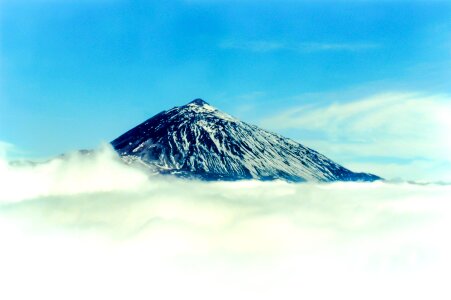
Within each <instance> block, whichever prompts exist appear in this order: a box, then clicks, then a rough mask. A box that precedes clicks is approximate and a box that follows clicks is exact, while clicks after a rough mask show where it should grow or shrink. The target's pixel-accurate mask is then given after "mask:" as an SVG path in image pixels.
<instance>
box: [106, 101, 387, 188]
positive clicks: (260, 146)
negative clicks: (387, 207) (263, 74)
mask: <svg viewBox="0 0 451 300" xmlns="http://www.w3.org/2000/svg"><path fill="white" fill-rule="evenodd" d="M111 144H112V146H113V147H114V149H115V150H116V151H117V152H118V153H119V154H120V156H121V157H122V159H123V160H124V161H125V162H127V163H129V164H136V163H139V164H142V165H144V166H145V167H146V168H148V170H149V171H151V172H154V173H159V174H171V175H175V176H178V177H185V178H197V179H201V180H242V179H257V180H275V179H282V180H287V181H294V182H301V181H319V182H329V181H374V180H379V179H381V178H380V177H378V176H376V175H373V174H369V173H355V172H352V171H350V170H349V169H346V168H345V167H343V166H341V165H339V164H337V163H335V162H333V161H332V160H330V159H329V158H327V157H326V156H324V155H322V154H320V153H318V152H317V151H315V150H313V149H311V148H308V147H306V146H304V145H302V144H300V143H298V142H296V141H294V140H291V139H288V138H285V137H283V136H281V135H278V134H276V133H272V132H270V131H267V130H264V129H261V128H259V127H257V126H255V125H251V124H248V123H246V122H243V121H240V120H238V119H237V118H235V117H233V116H231V115H229V114H227V113H225V112H222V111H220V110H218V109H217V108H215V107H213V106H211V105H210V104H208V103H207V102H206V101H204V100H202V99H200V98H197V99H194V100H193V101H191V102H189V103H187V104H185V105H182V106H176V107H174V108H172V109H169V110H165V111H162V112H160V113H158V114H157V115H155V116H153V117H151V118H149V119H147V120H146V121H144V122H143V123H141V124H139V125H138V126H136V127H134V128H132V129H130V130H129V131H127V132H125V133H124V134H122V135H121V136H119V137H118V138H116V139H115V140H113V141H112V142H111Z"/></svg>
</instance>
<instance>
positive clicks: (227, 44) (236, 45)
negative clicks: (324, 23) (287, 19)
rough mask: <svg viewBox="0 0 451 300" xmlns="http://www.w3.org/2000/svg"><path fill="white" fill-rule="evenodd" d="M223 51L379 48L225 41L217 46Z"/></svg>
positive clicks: (376, 45) (315, 43)
mask: <svg viewBox="0 0 451 300" xmlns="http://www.w3.org/2000/svg"><path fill="white" fill-rule="evenodd" d="M219 47H220V48H223V49H235V50H244V51H250V52H274V51H281V50H286V51H299V52H321V51H363V50H371V49H376V48H380V47H381V46H380V45H379V44H376V43H357V42H356V43H319V42H305V43H286V42H278V41H265V40H255V41H236V40H226V41H223V42H222V43H220V44H219Z"/></svg>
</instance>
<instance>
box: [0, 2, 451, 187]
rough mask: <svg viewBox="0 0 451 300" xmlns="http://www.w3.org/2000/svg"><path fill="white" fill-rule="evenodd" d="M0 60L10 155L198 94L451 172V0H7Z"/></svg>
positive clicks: (0, 132)
mask: <svg viewBox="0 0 451 300" xmlns="http://www.w3.org/2000/svg"><path fill="white" fill-rule="evenodd" d="M0 67H1V68H0V76H1V77H0V146H1V147H0V148H8V149H9V150H8V153H9V156H10V157H15V158H17V157H34V158H38V157H50V156H52V155H57V154H60V153H63V152H66V151H69V150H73V149H80V148H94V147H96V146H98V145H99V144H100V143H101V142H102V141H110V140H112V139H113V138H115V137H117V136H118V135H120V134H121V133H123V132H124V131H126V130H128V129H130V128H131V127H133V126H135V125H137V124H138V123H140V122H141V121H143V120H145V119H146V118H148V117H151V116H153V115H154V114H156V113H158V112H159V111H161V110H164V109H168V108H171V107H173V106H176V105H182V104H185V103H186V102H188V101H190V100H192V99H194V98H199V97H200V98H203V99H205V100H206V101H208V102H209V103H210V104H211V105H213V106H216V107H218V108H220V109H222V110H224V111H227V112H229V113H230V114H232V115H235V116H236V117H238V118H240V119H242V120H244V121H248V122H250V123H254V124H257V125H260V126H262V127H264V128H266V129H269V130H272V131H276V132H278V133H281V134H283V135H285V136H288V137H291V138H293V139H295V140H297V141H300V142H301V143H303V144H305V145H307V146H310V147H312V148H314V149H316V150H318V151H320V152H322V153H324V154H325V155H327V156H329V157H330V158H332V159H334V160H336V161H337V162H339V163H342V164H344V165H345V166H348V167H352V168H354V169H357V170H364V171H373V172H377V173H378V174H381V175H383V176H386V177H390V178H391V177H403V178H411V179H434V180H436V179H442V178H444V177H446V178H448V177H449V179H450V180H451V175H449V176H448V174H449V172H448V171H449V170H451V157H450V155H449V153H450V152H451V145H450V143H449V142H448V141H447V137H448V132H449V131H448V130H447V129H448V128H449V129H450V130H451V126H450V122H449V121H448V113H451V108H450V105H451V96H450V95H451V84H450V78H451V71H450V70H451V2H449V1H296V0H291V1H289V0H287V1H285V0H278V1H276V0H274V1H257V0H254V1H253V0H242V1H225V0H224V1H221V0H216V1H214V0H185V1H121V0H116V1H113V0H112V1H108V0H93V1H89V0H67V1H62V0H61V1H58V0H29V1H25V0H14V1H13V0H11V1H10V0H0ZM450 118H451V117H450ZM437 174H440V175H437Z"/></svg>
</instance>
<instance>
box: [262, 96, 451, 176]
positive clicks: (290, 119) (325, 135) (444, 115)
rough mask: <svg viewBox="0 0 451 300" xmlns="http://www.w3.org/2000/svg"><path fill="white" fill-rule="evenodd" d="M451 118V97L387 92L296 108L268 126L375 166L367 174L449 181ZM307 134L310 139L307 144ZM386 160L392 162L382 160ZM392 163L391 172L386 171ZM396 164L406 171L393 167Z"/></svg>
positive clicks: (356, 162) (349, 160) (336, 155)
mask: <svg viewBox="0 0 451 300" xmlns="http://www.w3.org/2000/svg"><path fill="white" fill-rule="evenodd" d="M450 115H451V97H450V96H447V95H423V94H419V93H384V94H377V95H374V96H372V97H368V98H364V99H359V100H355V101H350V102H339V103H333V104H328V105H319V104H318V105H310V106H307V105H303V106H300V107H294V108H292V109H289V110H286V111H284V112H282V113H280V114H278V115H276V116H273V117H271V118H268V119H266V120H264V121H263V122H262V123H263V125H264V126H265V127H268V128H273V129H276V130H281V129H291V130H299V135H298V136H300V139H301V142H303V143H305V144H307V145H308V146H311V147H313V148H315V147H316V148H317V149H318V150H320V151H324V152H326V154H329V155H330V156H332V158H337V159H339V160H341V162H343V163H345V164H346V163H347V164H351V165H356V166H357V165H358V166H362V167H365V166H369V167H370V168H371V169H369V170H368V169H366V170H365V169H364V170H365V171H377V172H379V175H381V176H386V177H388V178H391V177H403V178H408V179H426V178H427V179H434V180H437V179H443V177H446V178H447V179H448V180H449V179H450V178H451V172H450V171H449V169H447V168H448V167H449V165H450V164H451V154H450V153H451V141H450V140H449V132H450V131H451V120H450V119H449V116H450ZM306 133H308V136H309V137H308V138H307V139H303V138H302V136H303V135H304V136H307V134H306ZM381 157H385V158H391V159H392V161H390V162H387V161H386V159H385V160H382V161H381V159H380V158H381ZM362 161H364V163H362ZM419 162H421V163H419ZM389 164H390V165H391V167H390V168H386V169H385V171H384V168H383V167H382V168H381V165H383V166H388V165H389ZM393 164H395V165H398V166H401V165H402V168H401V167H400V168H399V169H396V168H393ZM425 164H426V165H428V166H429V168H430V169H429V170H427V168H428V166H425ZM406 165H408V166H407V167H406ZM420 165H421V167H422V170H421V172H420V171H419V170H418V166H420ZM445 165H447V167H445ZM375 166H379V167H375ZM381 172H382V173H381Z"/></svg>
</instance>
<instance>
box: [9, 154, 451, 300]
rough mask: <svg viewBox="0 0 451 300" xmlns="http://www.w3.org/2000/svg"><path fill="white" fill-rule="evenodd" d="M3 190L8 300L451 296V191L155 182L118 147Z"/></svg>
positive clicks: (29, 169)
mask: <svg viewBox="0 0 451 300" xmlns="http://www.w3.org/2000/svg"><path fill="white" fill-rule="evenodd" d="M0 180H1V182H2V184H4V183H7V185H8V188H7V189H4V188H2V189H0V243H1V244H2V249H1V252H0V253H1V254H0V265H1V266H2V268H0V282H2V289H0V298H2V299H30V298H33V297H37V295H39V297H41V296H42V297H44V296H45V298H46V299H62V298H64V299H124V298H128V299H149V298H158V299H161V298H164V299H180V298H188V299H191V298H196V299H212V298H215V299H231V298H234V299H256V298H258V299H281V298H282V299H299V298H307V299H331V298H338V299H342V298H346V299H400V298H409V299H424V298H425V297H429V298H433V299H448V298H449V296H450V294H449V290H448V288H447V284H448V282H447V279H448V278H449V275H450V274H449V270H451V268H450V267H451V262H450V260H449V255H448V254H449V251H450V250H451V244H450V238H449V234H448V228H449V225H451V224H449V223H450V221H449V220H451V218H450V217H451V216H450V212H451V209H450V208H451V207H450V202H449V198H450V197H449V196H450V195H451V188H450V186H436V185H426V186H419V185H410V184H397V185H395V184H384V183H366V184H362V183H360V184H358V183H334V184H288V183H285V182H255V181H243V182H210V183H205V182H196V181H184V180H176V179H171V178H168V177H164V178H160V177H150V178H148V177H147V176H146V175H145V174H144V173H142V172H141V171H140V170H135V169H131V168H129V167H127V166H124V165H122V164H121V163H120V162H119V161H118V160H117V157H116V156H115V155H114V152H113V151H112V150H111V149H109V148H107V147H104V148H103V149H102V150H101V151H99V152H98V153H96V154H91V155H89V156H85V155H80V154H72V155H71V156H69V157H67V158H66V159H57V160H55V161H51V162H49V163H46V164H42V165H39V166H32V165H28V166H26V165H22V166H10V165H8V164H7V163H6V162H3V167H2V169H0ZM2 187H4V185H2ZM28 187H31V189H28ZM14 191H16V192H14Z"/></svg>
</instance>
